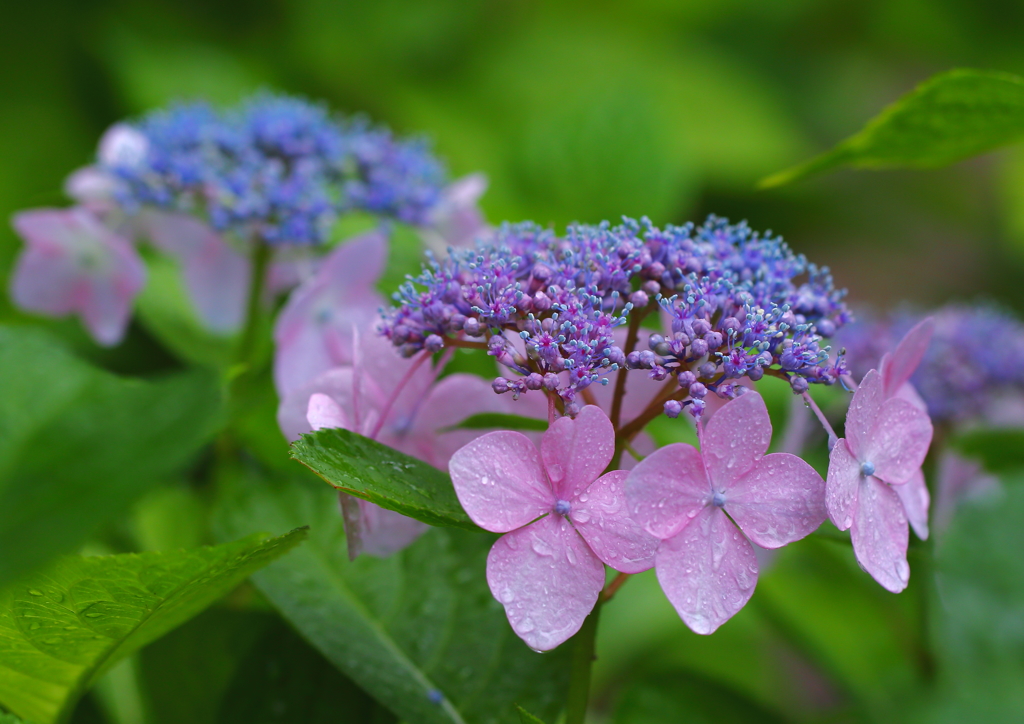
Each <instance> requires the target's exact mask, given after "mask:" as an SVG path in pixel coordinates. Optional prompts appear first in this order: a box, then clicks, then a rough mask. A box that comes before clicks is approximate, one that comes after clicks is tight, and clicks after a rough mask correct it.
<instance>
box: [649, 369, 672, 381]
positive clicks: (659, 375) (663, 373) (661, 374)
mask: <svg viewBox="0 0 1024 724" xmlns="http://www.w3.org/2000/svg"><path fill="white" fill-rule="evenodd" d="M650 378H651V379H652V380H655V381H656V382H661V381H662V380H667V379H668V370H667V369H665V368H664V367H662V366H661V365H655V366H654V368H653V369H652V370H651V373H650Z"/></svg>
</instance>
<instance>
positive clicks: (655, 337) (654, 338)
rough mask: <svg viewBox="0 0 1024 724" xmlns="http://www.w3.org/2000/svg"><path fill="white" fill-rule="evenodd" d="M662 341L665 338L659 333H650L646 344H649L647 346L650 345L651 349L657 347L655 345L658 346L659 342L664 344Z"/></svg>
mask: <svg viewBox="0 0 1024 724" xmlns="http://www.w3.org/2000/svg"><path fill="white" fill-rule="evenodd" d="M664 342H665V338H664V337H662V336H661V335H660V334H652V335H651V336H650V337H648V339H647V345H648V346H649V347H650V348H651V349H654V348H655V347H657V346H658V345H659V344H664Z"/></svg>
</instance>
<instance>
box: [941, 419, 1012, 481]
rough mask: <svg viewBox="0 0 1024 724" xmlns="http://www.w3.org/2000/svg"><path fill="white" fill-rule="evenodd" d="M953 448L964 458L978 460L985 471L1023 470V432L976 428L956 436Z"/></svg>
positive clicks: (1007, 429) (1006, 429) (1008, 429)
mask: <svg viewBox="0 0 1024 724" xmlns="http://www.w3.org/2000/svg"><path fill="white" fill-rule="evenodd" d="M953 446H954V447H956V449H957V450H958V451H959V452H960V453H961V454H962V455H963V456H964V457H968V458H974V459H976V460H980V461H981V463H982V464H983V465H984V466H985V468H986V469H987V470H992V471H994V472H1006V471H1009V470H1014V469H1018V470H1019V469H1021V468H1024V430H1022V429H1019V428H1002V429H999V428H978V429H975V430H971V431H969V432H966V433H964V434H963V435H959V436H957V438H956V439H955V440H953Z"/></svg>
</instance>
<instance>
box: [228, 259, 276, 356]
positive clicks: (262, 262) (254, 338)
mask: <svg viewBox="0 0 1024 724" xmlns="http://www.w3.org/2000/svg"><path fill="white" fill-rule="evenodd" d="M269 269H270V246H269V245H268V244H267V243H266V242H264V241H263V240H261V239H258V240H257V241H256V246H255V248H254V249H253V254H252V278H251V281H250V283H249V299H248V301H247V302H246V307H245V328H244V329H243V330H242V338H241V340H239V343H238V354H237V357H236V358H235V362H236V364H238V365H244V366H245V367H246V370H245V371H249V368H251V367H252V366H253V363H254V360H253V357H254V356H255V354H256V350H257V347H258V344H257V343H258V341H259V333H260V326H261V324H260V323H261V319H260V298H261V297H262V295H263V287H264V283H265V282H266V278H267V271H268V270H269Z"/></svg>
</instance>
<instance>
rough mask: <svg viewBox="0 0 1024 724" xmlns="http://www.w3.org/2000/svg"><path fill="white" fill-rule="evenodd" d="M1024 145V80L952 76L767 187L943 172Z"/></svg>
mask: <svg viewBox="0 0 1024 724" xmlns="http://www.w3.org/2000/svg"><path fill="white" fill-rule="evenodd" d="M1022 138H1024V78H1019V77H1017V76H1014V75H1010V74H1008V73H996V72H991V71H980V70H952V71H949V72H947V73H942V74H941V75H937V76H935V77H933V78H931V79H929V80H927V81H925V82H924V83H922V84H921V85H919V86H918V87H917V88H915V89H914V90H913V91H911V92H910V93H907V94H906V95H905V96H903V97H902V98H900V99H899V100H898V101H896V102H895V103H893V104H892V105H891V106H889V107H888V108H886V109H885V110H884V111H882V113H881V114H879V115H878V116H877V117H875V118H874V119H872V120H871V121H870V122H868V124H867V125H866V126H865V127H864V129H863V130H862V131H860V132H859V133H857V134H855V135H853V136H851V137H850V138H847V139H846V140H845V141H843V142H842V143H840V144H839V145H838V146H836V147H835V148H834V149H832V150H831V151H828V152H826V153H823V154H821V155H820V156H816V157H815V158H812V159H811V160H809V161H806V162H804V163H802V164H800V165H799V166H794V167H793V168H790V169H787V170H785V171H782V172H780V173H777V174H775V175H774V176H769V177H768V178H766V179H764V180H763V181H762V182H761V186H762V187H763V188H771V187H773V186H782V185H783V184H787V183H792V182H793V181H796V180H799V179H802V178H805V177H807V176H810V175H812V174H816V173H821V172H822V171H828V170H830V169H833V168H837V167H839V166H852V167H854V168H895V167H910V168H936V167H938V166H945V165H947V164H950V163H954V162H956V161H960V160H963V159H965V158H970V157H971V156H976V155H978V154H980V153H985V152H987V151H991V150H993V149H995V148H998V147H1000V146H1005V145H1006V144H1009V143H1014V142H1016V141H1019V140H1021V139H1022Z"/></svg>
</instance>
